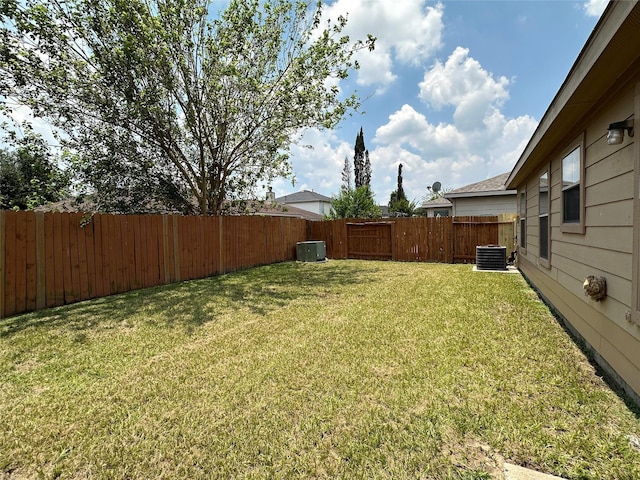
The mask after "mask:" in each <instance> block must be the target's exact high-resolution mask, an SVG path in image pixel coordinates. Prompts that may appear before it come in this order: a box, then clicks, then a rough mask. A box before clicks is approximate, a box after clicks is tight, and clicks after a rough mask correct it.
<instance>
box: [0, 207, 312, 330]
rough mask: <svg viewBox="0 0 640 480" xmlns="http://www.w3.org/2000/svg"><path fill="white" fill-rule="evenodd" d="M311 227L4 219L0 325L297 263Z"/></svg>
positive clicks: (167, 218)
mask: <svg viewBox="0 0 640 480" xmlns="http://www.w3.org/2000/svg"><path fill="white" fill-rule="evenodd" d="M304 240H306V221H305V220H303V219H297V218H286V217H261V216H243V217H233V216H228V217H183V216H173V215H145V216H140V215H126V216H125V215H94V216H93V217H89V218H88V217H84V216H83V214H79V213H78V214H76V213H40V212H13V211H0V318H2V317H4V316H9V315H14V314H16V313H22V312H27V311H33V310H38V309H41V308H45V307H53V306H58V305H64V304H69V303H74V302H78V301H81V300H87V299H90V298H96V297H103V296H107V295H113V294H116V293H122V292H126V291H129V290H134V289H139V288H145V287H152V286H155V285H161V284H166V283H172V282H178V281H181V280H190V279H195V278H204V277H207V276H210V275H215V274H220V273H225V272H229V271H233V270H237V269H239V268H246V267H251V266H256V265H265V264H270V263H276V262H282V261H287V260H294V259H295V254H296V243H297V242H300V241H304Z"/></svg>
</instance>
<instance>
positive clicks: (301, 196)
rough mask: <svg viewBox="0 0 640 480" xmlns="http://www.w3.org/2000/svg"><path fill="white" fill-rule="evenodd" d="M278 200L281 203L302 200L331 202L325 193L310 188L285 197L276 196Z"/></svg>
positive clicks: (299, 201)
mask: <svg viewBox="0 0 640 480" xmlns="http://www.w3.org/2000/svg"><path fill="white" fill-rule="evenodd" d="M276 202H280V203H301V202H331V199H330V198H329V197H327V196H325V195H321V194H319V193H316V192H312V191H310V190H302V191H301V192H296V193H291V194H289V195H284V196H283V197H278V198H276Z"/></svg>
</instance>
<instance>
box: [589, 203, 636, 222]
mask: <svg viewBox="0 0 640 480" xmlns="http://www.w3.org/2000/svg"><path fill="white" fill-rule="evenodd" d="M585 225H586V226H587V228H589V227H591V226H597V227H604V226H607V227H625V226H632V225H633V200H632V199H629V200H623V201H620V202H616V203H609V204H606V205H598V206H593V207H589V208H587V209H586V216H585Z"/></svg>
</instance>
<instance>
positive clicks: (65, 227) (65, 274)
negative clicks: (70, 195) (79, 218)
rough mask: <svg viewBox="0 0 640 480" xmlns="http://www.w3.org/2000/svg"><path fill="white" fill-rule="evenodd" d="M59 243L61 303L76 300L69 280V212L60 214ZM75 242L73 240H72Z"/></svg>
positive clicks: (71, 246) (70, 244) (70, 247)
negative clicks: (60, 249) (60, 255)
mask: <svg viewBox="0 0 640 480" xmlns="http://www.w3.org/2000/svg"><path fill="white" fill-rule="evenodd" d="M60 235H61V237H60V239H61V241H60V245H61V247H62V249H63V250H62V258H61V261H60V268H61V271H62V285H61V286H62V297H63V299H64V300H63V304H67V303H73V302H75V301H76V298H75V296H74V290H73V282H72V280H71V275H72V273H71V268H72V267H71V263H72V262H71V249H72V248H73V245H72V243H71V238H70V237H71V232H70V228H69V214H68V213H63V214H61V216H60ZM73 243H74V244H75V242H73Z"/></svg>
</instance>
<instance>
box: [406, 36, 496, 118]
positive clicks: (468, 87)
mask: <svg viewBox="0 0 640 480" xmlns="http://www.w3.org/2000/svg"><path fill="white" fill-rule="evenodd" d="M508 85H509V80H508V79H507V78H506V77H499V78H498V79H497V80H496V79H494V78H493V76H492V75H491V74H490V73H489V72H487V71H486V70H485V69H484V68H482V66H481V65H480V63H479V62H478V61H477V60H475V59H473V58H472V57H469V49H467V48H462V47H457V48H456V49H455V50H454V52H453V53H452V54H451V55H450V56H449V58H448V59H447V61H446V62H445V63H441V62H439V61H438V62H436V63H435V65H434V66H433V67H432V68H431V70H429V71H427V72H425V74H424V78H423V80H422V82H420V85H419V86H420V93H419V97H420V99H421V100H422V101H424V102H425V103H427V104H429V105H431V106H432V107H433V108H435V109H440V108H443V107H445V106H453V107H454V108H455V113H454V119H455V123H456V125H457V126H458V127H459V128H460V129H463V130H474V129H477V128H482V127H483V122H484V120H485V118H487V117H489V116H491V115H492V114H493V112H494V111H495V109H496V108H498V107H501V106H502V104H503V103H504V102H505V101H506V100H507V99H508V98H509V92H508V90H507V87H508Z"/></svg>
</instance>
